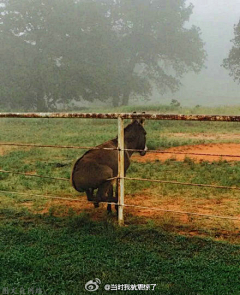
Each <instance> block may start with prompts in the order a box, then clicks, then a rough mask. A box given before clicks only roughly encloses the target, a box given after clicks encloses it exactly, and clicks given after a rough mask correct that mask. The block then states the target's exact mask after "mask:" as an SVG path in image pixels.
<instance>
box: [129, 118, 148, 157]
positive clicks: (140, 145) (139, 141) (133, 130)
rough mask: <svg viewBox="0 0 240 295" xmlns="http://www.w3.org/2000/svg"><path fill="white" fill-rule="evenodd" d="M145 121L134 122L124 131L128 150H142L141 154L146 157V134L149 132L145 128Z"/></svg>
mask: <svg viewBox="0 0 240 295" xmlns="http://www.w3.org/2000/svg"><path fill="white" fill-rule="evenodd" d="M143 122H144V120H143V119H140V120H133V121H132V122H131V123H130V124H129V125H128V126H127V127H126V128H125V129H124V139H125V144H126V145H127V148H129V149H136V150H141V151H140V152H139V153H140V155H141V156H144V155H145V154H146V151H147V146H146V134H147V132H146V131H145V129H144V128H143Z"/></svg>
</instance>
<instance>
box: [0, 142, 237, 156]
mask: <svg viewBox="0 0 240 295" xmlns="http://www.w3.org/2000/svg"><path fill="white" fill-rule="evenodd" d="M0 146H16V147H32V148H55V149H80V150H81V149H82V150H90V149H91V150H108V151H112V150H119V149H118V148H99V147H89V146H67V145H42V144H31V143H5V142H3V143H0ZM124 151H128V152H142V151H143V150H138V149H124ZM146 152H147V153H155V154H172V155H191V156H209V157H218V158H221V157H229V158H240V155H230V154H212V153H193V152H180V151H178V152H174V151H164V150H153V149H148V150H147V151H146Z"/></svg>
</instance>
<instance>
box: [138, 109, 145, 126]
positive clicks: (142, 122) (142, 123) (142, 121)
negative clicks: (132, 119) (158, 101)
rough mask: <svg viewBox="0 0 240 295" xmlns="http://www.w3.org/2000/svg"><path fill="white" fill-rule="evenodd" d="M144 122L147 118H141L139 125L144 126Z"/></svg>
mask: <svg viewBox="0 0 240 295" xmlns="http://www.w3.org/2000/svg"><path fill="white" fill-rule="evenodd" d="M142 114H145V112H142ZM144 122H145V118H141V119H140V120H139V123H140V124H141V125H144Z"/></svg>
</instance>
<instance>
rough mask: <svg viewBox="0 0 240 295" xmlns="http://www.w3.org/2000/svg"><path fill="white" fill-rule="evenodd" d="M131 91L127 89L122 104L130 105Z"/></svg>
mask: <svg viewBox="0 0 240 295" xmlns="http://www.w3.org/2000/svg"><path fill="white" fill-rule="evenodd" d="M130 93H131V90H130V89H128V90H126V91H125V92H124V93H123V98H122V104H121V105H122V106H127V105H128V103H129V97H130Z"/></svg>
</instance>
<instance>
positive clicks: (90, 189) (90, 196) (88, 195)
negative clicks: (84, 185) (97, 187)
mask: <svg viewBox="0 0 240 295" xmlns="http://www.w3.org/2000/svg"><path fill="white" fill-rule="evenodd" d="M93 192H94V189H92V188H89V189H87V190H86V194H87V199H88V201H90V202H92V201H93V199H94V198H93Z"/></svg>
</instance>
